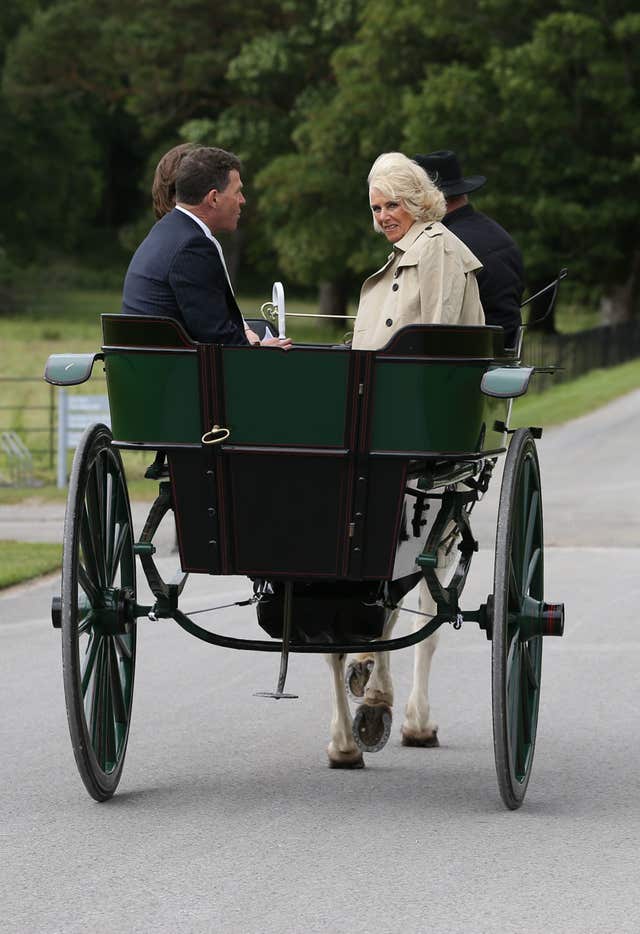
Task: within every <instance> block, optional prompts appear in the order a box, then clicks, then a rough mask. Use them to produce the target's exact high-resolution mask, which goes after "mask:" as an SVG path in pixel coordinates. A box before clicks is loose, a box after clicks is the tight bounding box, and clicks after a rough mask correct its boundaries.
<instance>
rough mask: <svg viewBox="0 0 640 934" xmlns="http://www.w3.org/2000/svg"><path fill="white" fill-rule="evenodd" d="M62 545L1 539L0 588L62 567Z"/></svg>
mask: <svg viewBox="0 0 640 934" xmlns="http://www.w3.org/2000/svg"><path fill="white" fill-rule="evenodd" d="M61 559H62V546H61V545H43V544H34V543H32V542H14V541H6V540H0V590H2V589H3V588H5V587H11V586H12V585H13V584H18V583H20V582H21V581H26V580H31V579H32V578H33V577H40V576H41V575H42V574H48V573H49V572H50V571H55V570H56V569H57V568H59V567H60V562H61Z"/></svg>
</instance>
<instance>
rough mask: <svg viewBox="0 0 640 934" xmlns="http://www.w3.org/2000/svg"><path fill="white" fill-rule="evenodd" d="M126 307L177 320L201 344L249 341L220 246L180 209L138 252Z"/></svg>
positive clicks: (157, 227)
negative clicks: (226, 273)
mask: <svg viewBox="0 0 640 934" xmlns="http://www.w3.org/2000/svg"><path fill="white" fill-rule="evenodd" d="M122 311H123V313H124V314H128V315H164V316H167V317H170V318H176V319H177V320H178V321H179V322H180V323H181V324H182V325H183V327H184V328H185V330H186V331H187V333H188V334H189V335H190V336H191V337H192V338H193V339H194V340H196V341H200V342H202V343H211V344H247V343H248V341H247V338H246V337H245V333H244V322H243V320H242V315H241V314H240V309H239V308H238V306H237V304H236V300H235V298H234V296H233V292H232V291H231V289H230V288H229V283H228V282H227V277H226V275H225V271H224V268H223V266H222V261H221V260H220V255H219V253H218V250H217V249H216V245H215V244H214V243H212V242H211V240H209V239H208V237H206V236H205V234H204V232H203V231H202V230H201V228H200V227H199V226H198V225H197V224H196V222H195V221H194V220H192V218H190V217H188V216H187V215H186V214H184V213H183V212H182V211H178V210H176V209H175V208H174V210H173V211H171V212H170V213H169V214H165V216H164V217H163V218H161V219H160V220H159V221H158V223H157V224H155V225H154V226H153V227H152V228H151V230H150V231H149V233H148V235H147V237H146V238H145V239H144V240H143V241H142V243H141V244H140V246H139V247H138V249H137V250H136V252H135V253H134V255H133V258H132V260H131V263H130V264H129V269H128V270H127V275H126V277H125V280H124V288H123V292H122Z"/></svg>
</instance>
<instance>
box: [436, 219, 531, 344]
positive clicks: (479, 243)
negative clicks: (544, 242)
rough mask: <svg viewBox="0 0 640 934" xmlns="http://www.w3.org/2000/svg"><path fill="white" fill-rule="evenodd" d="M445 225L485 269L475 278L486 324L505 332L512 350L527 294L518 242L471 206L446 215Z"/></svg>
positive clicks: (443, 221)
mask: <svg viewBox="0 0 640 934" xmlns="http://www.w3.org/2000/svg"><path fill="white" fill-rule="evenodd" d="M442 223H443V224H444V225H445V226H446V227H448V228H449V230H451V231H452V233H454V234H455V235H456V237H458V238H459V239H460V240H462V242H463V243H465V244H466V245H467V246H468V247H469V249H470V250H471V252H472V253H475V255H476V256H477V257H478V259H479V260H480V262H481V263H482V266H483V268H482V269H480V270H478V272H477V273H476V275H477V278H478V286H479V288H480V301H481V302H482V307H483V309H484V316H485V320H486V322H487V324H499V325H500V326H501V327H503V328H504V332H505V335H504V342H505V346H507V347H511V346H512V345H513V344H514V343H515V338H516V329H517V328H518V327H519V325H520V324H521V322H522V317H521V314H520V302H521V301H522V292H523V290H524V267H523V263H522V254H521V253H520V250H519V249H518V246H517V244H516V242H515V240H513V238H512V237H510V236H509V234H508V233H507V231H506V230H504V228H503V227H501V226H500V224H496V222H495V221H493V220H491V218H490V217H487V216H486V214H481V213H480V211H476V210H475V209H474V208H473V207H472V206H471V205H470V204H465V205H463V206H462V207H461V208H457V209H456V210H455V211H451V213H450V214H446V215H445V216H444V217H443V219H442Z"/></svg>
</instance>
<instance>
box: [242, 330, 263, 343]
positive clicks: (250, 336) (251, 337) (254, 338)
mask: <svg viewBox="0 0 640 934" xmlns="http://www.w3.org/2000/svg"><path fill="white" fill-rule="evenodd" d="M244 336H245V337H246V338H247V340H248V341H249V343H250V344H252V345H253V346H254V347H256V346H257V345H258V344H259V343H260V338H259V337H258V335H257V334H256V332H255V331H252V330H251V328H245V329H244Z"/></svg>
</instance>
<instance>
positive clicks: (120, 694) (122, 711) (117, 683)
mask: <svg viewBox="0 0 640 934" xmlns="http://www.w3.org/2000/svg"><path fill="white" fill-rule="evenodd" d="M110 661H111V664H110V674H111V699H112V704H113V716H114V720H115V722H116V723H126V722H127V704H126V701H125V697H124V688H123V686H122V681H121V680H120V665H119V662H118V655H117V652H116V648H115V646H114V645H113V644H112V645H111V646H110Z"/></svg>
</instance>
